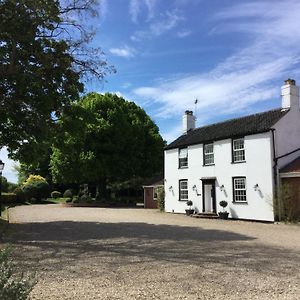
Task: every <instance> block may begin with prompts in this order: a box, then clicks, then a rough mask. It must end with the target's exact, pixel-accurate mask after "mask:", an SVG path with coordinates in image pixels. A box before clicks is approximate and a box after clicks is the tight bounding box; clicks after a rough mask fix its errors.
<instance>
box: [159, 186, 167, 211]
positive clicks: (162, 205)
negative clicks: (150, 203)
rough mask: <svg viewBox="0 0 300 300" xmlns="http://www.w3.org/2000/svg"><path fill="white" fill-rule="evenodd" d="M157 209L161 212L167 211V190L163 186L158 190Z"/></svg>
mask: <svg viewBox="0 0 300 300" xmlns="http://www.w3.org/2000/svg"><path fill="white" fill-rule="evenodd" d="M157 207H158V208H159V210H160V211H165V190H164V187H162V186H161V187H158V188H157Z"/></svg>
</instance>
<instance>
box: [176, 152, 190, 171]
mask: <svg viewBox="0 0 300 300" xmlns="http://www.w3.org/2000/svg"><path fill="white" fill-rule="evenodd" d="M178 167H179V169H183V168H187V167H188V148H180V149H179V150H178Z"/></svg>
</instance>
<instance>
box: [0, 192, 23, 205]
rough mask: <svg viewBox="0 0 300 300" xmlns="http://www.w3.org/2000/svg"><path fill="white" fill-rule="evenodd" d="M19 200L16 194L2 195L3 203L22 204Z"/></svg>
mask: <svg viewBox="0 0 300 300" xmlns="http://www.w3.org/2000/svg"><path fill="white" fill-rule="evenodd" d="M18 200H20V199H18V197H17V195H16V194H15V193H2V194H1V202H2V203H6V204H10V203H16V202H20V201H18Z"/></svg>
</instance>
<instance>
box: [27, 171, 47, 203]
mask: <svg viewBox="0 0 300 300" xmlns="http://www.w3.org/2000/svg"><path fill="white" fill-rule="evenodd" d="M22 190H23V192H24V194H25V196H26V198H27V199H31V198H35V199H37V200H41V199H42V198H47V197H48V196H49V192H50V187H49V184H48V182H47V181H46V179H45V178H43V177H42V176H40V175H30V176H29V177H28V178H27V179H26V181H25V182H24V183H23V185H22Z"/></svg>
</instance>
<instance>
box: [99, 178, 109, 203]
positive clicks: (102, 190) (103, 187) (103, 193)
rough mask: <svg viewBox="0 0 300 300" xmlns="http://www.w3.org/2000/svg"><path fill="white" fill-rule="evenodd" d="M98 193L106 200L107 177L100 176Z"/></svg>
mask: <svg viewBox="0 0 300 300" xmlns="http://www.w3.org/2000/svg"><path fill="white" fill-rule="evenodd" d="M98 186H99V191H98V192H99V194H100V197H101V199H103V200H105V201H107V200H108V193H107V178H106V177H101V178H100V181H99V185H98Z"/></svg>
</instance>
